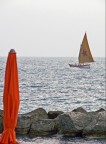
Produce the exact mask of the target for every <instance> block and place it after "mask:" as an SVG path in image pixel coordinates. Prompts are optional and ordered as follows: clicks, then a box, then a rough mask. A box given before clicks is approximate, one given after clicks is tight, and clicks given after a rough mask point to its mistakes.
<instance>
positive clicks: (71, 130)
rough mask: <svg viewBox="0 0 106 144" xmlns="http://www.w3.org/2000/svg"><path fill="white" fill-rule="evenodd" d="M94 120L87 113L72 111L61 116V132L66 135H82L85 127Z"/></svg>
mask: <svg viewBox="0 0 106 144" xmlns="http://www.w3.org/2000/svg"><path fill="white" fill-rule="evenodd" d="M91 121H92V117H91V116H89V115H88V114H87V113H81V112H70V113H64V114H62V115H60V116H59V125H60V127H59V133H60V134H63V135H65V136H81V135H82V131H83V129H84V128H85V127H86V126H87V125H88V124H89V123H90V122H91Z"/></svg>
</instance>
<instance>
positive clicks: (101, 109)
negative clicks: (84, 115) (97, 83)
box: [96, 108, 106, 112]
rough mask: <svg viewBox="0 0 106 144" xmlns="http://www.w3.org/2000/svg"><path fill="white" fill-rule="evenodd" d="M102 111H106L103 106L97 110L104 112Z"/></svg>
mask: <svg viewBox="0 0 106 144" xmlns="http://www.w3.org/2000/svg"><path fill="white" fill-rule="evenodd" d="M102 111H106V110H105V109H103V108H100V109H99V110H97V111H96V112H102Z"/></svg>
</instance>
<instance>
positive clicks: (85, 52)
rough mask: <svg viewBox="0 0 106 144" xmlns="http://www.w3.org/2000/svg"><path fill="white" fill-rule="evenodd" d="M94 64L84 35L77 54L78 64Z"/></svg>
mask: <svg viewBox="0 0 106 144" xmlns="http://www.w3.org/2000/svg"><path fill="white" fill-rule="evenodd" d="M86 62H94V59H93V57H92V54H91V51H90V48H89V44H88V40H87V35H86V33H85V35H84V38H83V41H82V44H81V47H80V52H79V63H86Z"/></svg>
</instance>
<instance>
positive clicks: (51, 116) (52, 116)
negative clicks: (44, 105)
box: [48, 111, 64, 119]
mask: <svg viewBox="0 0 106 144" xmlns="http://www.w3.org/2000/svg"><path fill="white" fill-rule="evenodd" d="M63 113H64V112H62V111H49V112H48V117H49V119H55V118H56V117H57V116H59V115H60V114H63Z"/></svg>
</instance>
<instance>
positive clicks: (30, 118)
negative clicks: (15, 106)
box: [16, 108, 48, 135]
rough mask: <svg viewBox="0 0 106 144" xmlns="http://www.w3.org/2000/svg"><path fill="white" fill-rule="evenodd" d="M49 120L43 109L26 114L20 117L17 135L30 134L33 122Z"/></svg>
mask: <svg viewBox="0 0 106 144" xmlns="http://www.w3.org/2000/svg"><path fill="white" fill-rule="evenodd" d="M47 118H48V115H47V112H46V111H45V110H44V109H42V108H39V109H36V110H34V111H31V112H29V113H26V114H20V115H19V116H18V122H17V128H16V132H17V134H23V135H25V134H28V133H29V131H30V127H31V125H32V123H33V122H35V121H38V120H42V119H47Z"/></svg>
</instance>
